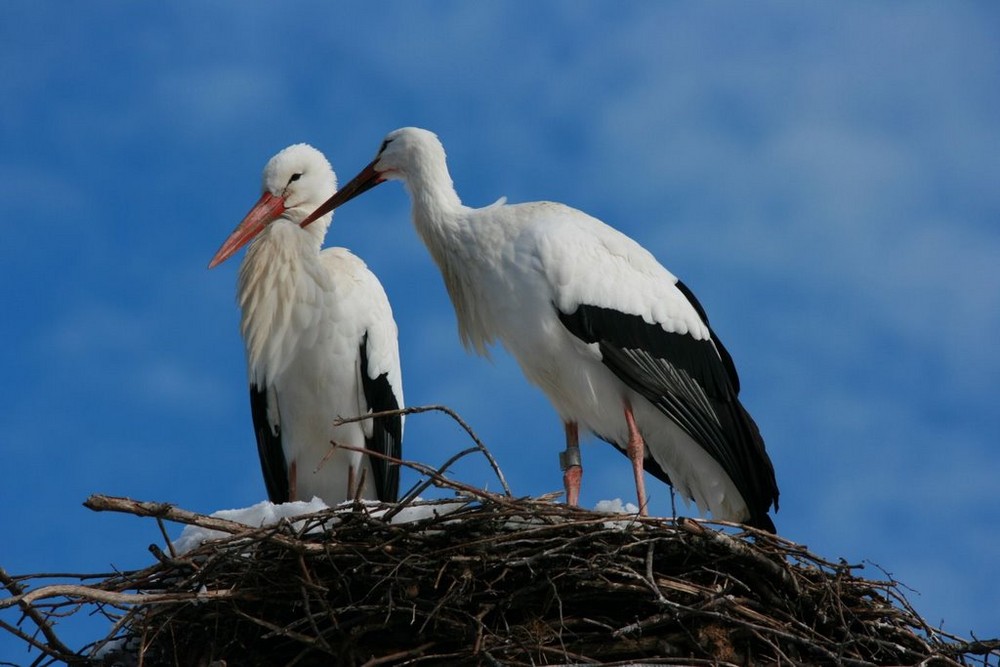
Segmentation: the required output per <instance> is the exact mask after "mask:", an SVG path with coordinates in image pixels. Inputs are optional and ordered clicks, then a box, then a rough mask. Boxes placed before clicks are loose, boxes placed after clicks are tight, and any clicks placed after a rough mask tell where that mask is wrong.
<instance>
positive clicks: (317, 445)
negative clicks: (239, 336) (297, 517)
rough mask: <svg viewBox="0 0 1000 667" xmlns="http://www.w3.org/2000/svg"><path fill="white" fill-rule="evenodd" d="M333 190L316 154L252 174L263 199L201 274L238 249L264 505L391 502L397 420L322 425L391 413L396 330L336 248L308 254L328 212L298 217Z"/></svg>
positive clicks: (365, 279) (366, 282) (281, 159)
mask: <svg viewBox="0 0 1000 667" xmlns="http://www.w3.org/2000/svg"><path fill="white" fill-rule="evenodd" d="M336 189H337V178H336V176H335V175H334V173H333V169H331V168H330V163H329V162H327V160H326V158H325V157H323V154H322V153H320V152H319V151H318V150H316V149H315V148H313V147H312V146H308V145H306V144H296V145H294V146H289V147H288V148H286V149H284V150H282V151H281V152H280V153H278V154H277V155H275V156H274V157H273V158H271V160H270V161H269V162H268V163H267V166H266V167H264V176H263V187H262V190H263V194H262V195H261V197H260V199H259V200H258V201H257V203H256V204H255V205H254V207H253V208H252V209H250V212H249V213H247V215H246V217H245V218H243V221H242V222H240V224H239V225H238V226H237V227H236V229H235V230H234V231H233V233H232V234H231V235H230V236H229V238H228V239H226V242H225V243H223V244H222V247H221V248H219V251H218V252H217V253H216V254H215V257H213V258H212V261H211V263H210V264H209V265H208V267H209V268H212V267H214V266H217V265H218V264H220V263H221V262H223V261H225V260H226V259H227V258H228V257H230V256H231V255H233V254H234V253H235V252H236V251H237V250H239V249H240V248H241V247H242V246H243V245H245V244H246V243H247V242H249V241H251V240H252V241H253V242H252V243H251V244H250V248H249V249H248V250H247V253H246V258H245V259H244V260H243V264H242V265H241V266H240V275H239V285H238V290H237V301H238V303H239V306H240V309H241V311H242V319H241V324H240V328H241V331H242V333H243V342H244V343H245V345H246V356H247V368H248V371H249V376H250V411H251V414H252V415H253V424H254V430H255V432H256V435H257V451H258V453H259V454H260V464H261V468H262V469H263V472H264V482H265V484H266V486H267V493H268V496H269V497H270V499H271V501H272V502H275V503H282V502H287V501H290V500H309V499H310V498H312V497H313V496H318V497H319V498H321V499H322V500H323V501H325V502H326V503H327V504H329V505H334V504H336V503H340V502H343V501H344V500H348V499H351V498H354V497H355V496H356V495H357V494H358V485H359V484H361V485H362V487H361V491H360V497H362V498H366V499H378V500H382V501H387V502H391V501H395V500H396V498H397V495H398V493H399V469H398V467H397V466H396V465H390V464H389V463H388V462H387V461H386V460H385V459H380V458H378V457H368V456H364V455H363V454H362V453H360V452H357V451H350V450H347V449H340V448H334V447H331V442H333V443H337V444H344V445H350V446H353V447H359V448H360V447H364V448H367V449H369V450H371V451H373V452H380V453H382V454H387V455H390V456H393V457H396V458H398V457H399V455H400V447H401V442H402V436H403V419H402V417H398V416H397V417H386V418H380V419H375V420H366V421H362V422H355V423H348V424H344V425H341V426H334V420H335V419H336V418H337V417H354V416H359V415H364V414H368V413H369V412H379V411H383V410H394V409H397V408H400V407H402V405H403V393H402V380H401V374H400V369H399V350H398V344H397V332H396V323H395V321H394V320H393V318H392V309H391V308H390V307H389V300H388V298H386V295H385V290H383V289H382V285H381V284H380V283H379V281H378V279H377V278H376V277H375V275H374V274H373V273H372V272H371V271H369V270H368V267H367V266H365V263H364V262H362V261H361V260H360V259H358V258H357V257H356V256H354V255H353V254H351V253H350V252H349V251H348V250H346V249H345V248H327V249H326V250H322V251H321V250H320V247H321V246H322V244H323V238H324V237H325V236H326V230H327V228H328V227H329V226H330V221H331V219H332V217H333V215H332V214H326V215H322V216H318V217H316V218H314V219H313V220H310V221H309V222H308V223H307V222H305V217H306V214H307V213H309V212H310V211H312V210H313V209H315V208H316V207H317V206H318V205H319V204H320V203H322V202H323V201H324V200H325V199H326V198H328V197H329V196H331V195H332V194H333V193H334V192H335V191H336Z"/></svg>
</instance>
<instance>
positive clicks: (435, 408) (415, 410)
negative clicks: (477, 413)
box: [333, 405, 514, 497]
mask: <svg viewBox="0 0 1000 667" xmlns="http://www.w3.org/2000/svg"><path fill="white" fill-rule="evenodd" d="M423 412H443V413H445V414H446V415H448V416H449V417H451V418H452V419H453V420H454V421H455V422H456V423H457V424H458V425H459V426H461V427H462V428H463V429H464V430H465V432H466V434H468V436H469V437H470V438H471V439H472V441H473V442H474V443H476V449H478V450H479V451H480V452H482V454H483V456H485V457H486V460H487V461H488V462H489V464H490V467H491V468H493V474H495V475H496V476H497V479H498V480H500V486H502V487H503V490H504V494H505V495H507V496H508V497H513V495H514V494H513V493H511V491H510V487H509V486H507V479H506V478H505V477H504V475H503V471H502V470H500V466H499V465H498V464H497V462H496V459H494V458H493V454H492V453H491V452H490V450H489V449H488V448H487V447H486V445H484V444H483V442H482V440H480V439H479V436H477V435H476V433H475V431H473V430H472V427H471V426H469V425H468V424H467V423H466V422H465V420H464V419H462V418H461V417H460V416H458V413H457V412H455V411H454V410H452V409H451V408H449V407H447V406H444V405H421V406H414V407H409V408H401V409H399V410H383V411H382V412H371V413H369V414H367V415H360V416H357V417H338V418H337V419H335V420H334V422H333V425H334V426H341V425H343V424H350V423H352V422H358V421H366V420H368V419H378V418H379V417H395V416H397V415H412V414H420V413H423Z"/></svg>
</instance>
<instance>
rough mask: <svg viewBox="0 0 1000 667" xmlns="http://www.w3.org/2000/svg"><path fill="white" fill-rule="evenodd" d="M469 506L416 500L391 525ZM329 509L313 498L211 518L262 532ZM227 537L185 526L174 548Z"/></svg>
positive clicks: (346, 506)
mask: <svg viewBox="0 0 1000 667" xmlns="http://www.w3.org/2000/svg"><path fill="white" fill-rule="evenodd" d="M360 502H362V503H364V504H365V505H369V506H372V507H378V509H375V510H373V511H372V512H371V515H372V516H373V517H376V518H377V517H380V516H382V515H383V514H385V513H386V512H387V511H389V510H388V509H387V508H385V507H383V505H382V503H380V502H377V501H374V500H371V501H368V500H362V501H360ZM466 505H468V502H467V501H458V502H453V503H452V502H445V503H442V502H439V501H436V502H428V503H423V504H422V500H421V499H420V498H417V499H415V500H414V501H413V504H411V505H408V506H407V507H404V508H403V509H401V510H399V512H397V513H396V514H395V515H394V516H393V517H392V519H391V522H392V523H409V522H411V521H421V520H423V519H431V518H433V517H435V516H441V515H442V514H450V513H452V512H454V511H456V510H458V509H461V508H462V507H465V506H466ZM356 508H357V504H356V503H355V502H354V501H347V502H345V503H342V504H341V505H338V506H337V507H336V508H335V509H341V510H342V511H344V512H353V511H355V510H356ZM327 509H330V506H329V505H327V504H326V503H325V502H323V501H322V500H320V499H319V498H316V497H313V499H312V500H310V501H308V502H305V501H302V500H298V501H293V502H288V503H280V504H275V503H272V502H270V501H268V500H264V501H262V502H259V503H257V504H256V505H251V506H250V507H243V508H240V509H232V510H219V511H217V512H213V513H212V514H211V515H210V516H212V517H214V518H216V519H226V520H227V521H234V522H236V523H242V524H244V525H246V526H250V527H251V528H262V527H264V526H273V525H274V524H276V523H279V522H280V521H282V520H292V519H295V518H296V517H300V516H307V515H311V514H315V513H317V512H322V511H324V510H327ZM303 523H304V521H292V526H293V528H295V529H296V530H298V529H301V527H302V525H303ZM322 528H323V526H322V524H319V523H317V524H316V525H315V526H314V527H312V528H311V529H310V530H309V532H314V531H319V530H322ZM228 536H229V533H225V532H222V531H218V530H211V529H209V528H202V527H201V526H185V527H184V530H183V531H182V532H181V535H180V537H178V538H177V539H176V540H175V541H174V542H173V547H174V551H175V552H176V553H177V554H183V553H186V552H188V551H190V550H191V549H194V548H196V547H199V546H201V545H202V544H203V543H205V542H207V541H209V540H218V539H222V538H225V537H228Z"/></svg>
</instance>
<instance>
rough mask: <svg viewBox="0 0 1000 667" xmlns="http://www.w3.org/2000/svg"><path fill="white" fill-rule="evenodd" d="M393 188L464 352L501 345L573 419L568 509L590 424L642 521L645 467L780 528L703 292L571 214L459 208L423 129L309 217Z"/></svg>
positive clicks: (405, 133)
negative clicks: (404, 199)
mask: <svg viewBox="0 0 1000 667" xmlns="http://www.w3.org/2000/svg"><path fill="white" fill-rule="evenodd" d="M387 180H402V181H403V182H404V184H405V185H406V188H407V190H408V191H409V193H410V198H411V200H412V206H413V222H414V225H415V226H416V229H417V232H418V233H419V234H420V236H421V238H422V239H423V241H424V243H425V244H426V245H427V248H428V250H430V253H431V256H432V257H433V258H434V261H435V262H436V263H437V265H438V268H439V269H440V270H441V274H442V276H443V277H444V283H445V286H446V287H447V289H448V293H449V295H450V296H451V301H452V304H453V305H454V307H455V313H456V316H457V319H458V329H459V334H460V337H461V339H462V342H463V343H464V344H465V346H466V347H467V348H472V349H473V350H475V351H476V352H478V353H480V354H484V353H485V352H486V349H487V346H488V345H489V344H491V343H493V342H494V341H497V340H499V341H500V342H501V343H502V344H503V345H504V347H506V348H507V350H509V351H510V352H511V354H513V355H514V357H515V358H516V359H517V361H518V363H519V364H520V366H521V369H522V371H523V372H524V374H525V376H527V378H528V380H530V381H531V382H532V383H534V384H536V385H538V386H539V387H540V388H541V389H542V390H543V391H544V392H545V393H546V394H547V395H548V397H549V399H550V400H551V401H552V403H553V405H554V407H555V409H556V410H557V412H558V413H559V415H560V416H561V417H562V420H563V423H564V425H565V428H566V441H567V448H566V451H565V452H563V453H562V454H561V457H560V458H561V462H562V465H563V469H564V471H565V474H564V484H565V485H566V493H567V500H568V501H569V502H570V503H571V504H576V503H577V502H578V498H579V485H580V478H581V476H582V468H581V465H580V452H579V445H578V429H579V427H583V428H585V429H587V430H589V431H591V432H593V433H595V434H596V435H597V436H598V437H599V438H601V439H603V440H606V441H607V442H609V443H611V444H613V445H614V446H615V447H617V448H618V449H619V450H620V451H622V452H623V453H625V454H626V455H627V456H628V457H629V458H630V459H631V461H632V467H633V470H634V475H635V484H636V493H637V495H638V501H639V507H640V511H642V512H643V513H646V496H645V488H644V483H643V476H642V472H643V468H644V467H645V468H646V469H647V470H649V471H650V472H651V473H652V474H653V475H654V476H656V477H658V478H659V479H661V480H663V481H664V482H667V483H669V484H672V485H673V486H674V487H675V488H676V489H677V491H678V492H680V493H681V494H683V495H684V496H685V497H687V498H691V499H693V500H694V501H695V502H696V503H697V505H698V507H699V508H700V509H701V510H702V511H705V510H707V511H710V512H711V513H712V515H713V516H714V517H716V518H720V519H726V520H732V521H741V522H745V523H748V524H750V525H753V526H757V527H760V528H763V529H766V530H770V531H773V530H774V524H773V523H772V522H771V519H770V517H769V516H768V510H769V508H770V507H771V505H772V503H773V504H774V506H775V509H777V504H778V488H777V484H776V483H775V478H774V469H773V467H772V466H771V461H770V459H769V458H768V456H767V453H766V451H765V449H764V441H763V440H762V439H761V436H760V433H759V432H758V430H757V426H756V424H754V422H753V419H751V417H750V415H749V414H748V413H747V411H746V410H745V409H744V408H743V406H742V405H741V404H740V401H739V399H738V398H737V395H738V392H739V379H738V378H737V375H736V368H735V367H734V365H733V361H732V358H731V357H730V356H729V353H728V352H726V349H725V348H724V347H723V346H722V343H721V342H720V341H719V339H718V337H717V336H716V335H715V334H714V332H713V331H712V329H711V328H710V327H709V325H708V319H707V317H706V316H705V311H704V310H703V309H702V307H701V305H700V304H699V303H698V301H697V300H695V298H694V295H693V294H692V293H691V291H690V290H689V289H688V288H687V287H686V286H685V285H684V284H683V283H681V282H680V281H678V280H677V278H676V277H674V276H673V275H672V274H671V273H670V272H669V271H667V270H666V269H665V268H663V266H661V265H660V264H659V263H658V262H657V261H656V259H655V258H654V257H653V256H652V255H651V254H650V253H649V252H647V251H646V250H645V249H643V248H642V247H641V246H640V245H639V244H637V243H636V242H635V241H633V240H632V239H630V238H628V237H627V236H625V235H624V234H622V233H620V232H618V231H616V230H615V229H613V228H611V227H609V226H608V225H606V224H604V223H603V222H601V221H600V220H597V219H595V218H592V217H590V216H589V215H587V214H585V213H582V212H581V211H577V210H575V209H572V208H570V207H568V206H564V205H563V204H557V203H552V202H534V203H526V204H516V205H507V204H505V200H504V199H501V200H500V201H498V202H497V203H495V204H493V205H491V206H487V207H485V208H478V209H477V208H469V207H467V206H464V205H462V202H461V201H460V200H459V198H458V195H457V194H456V193H455V188H454V186H453V184H452V180H451V176H450V175H449V173H448V167H447V164H446V162H445V152H444V148H443V146H442V145H441V142H440V141H439V140H438V138H437V137H436V136H435V135H434V134H433V133H431V132H428V131H427V130H422V129H418V128H403V129H400V130H396V131H394V132H391V133H390V134H389V135H388V136H387V137H386V138H385V141H383V142H382V146H381V148H380V149H379V151H378V155H376V157H375V159H374V160H373V161H372V162H371V163H370V164H369V165H368V166H367V167H365V168H364V169H363V170H362V171H361V173H359V174H358V175H357V177H355V178H354V179H353V180H352V181H351V182H350V183H348V184H347V185H346V186H345V187H344V188H343V189H341V190H340V191H339V192H337V193H336V194H335V195H334V196H333V197H331V198H330V199H329V200H328V201H327V202H326V203H325V204H323V205H322V206H321V207H319V208H318V209H317V210H316V211H315V212H313V213H312V214H311V215H310V216H309V218H307V219H306V221H307V222H308V220H310V219H313V218H316V217H318V216H322V215H326V214H327V213H328V212H330V211H332V210H333V209H335V208H336V207H338V206H340V205H341V204H343V203H344V202H346V201H348V200H350V199H351V198H353V197H355V196H357V195H359V194H361V193H362V192H365V191H366V190H368V189H370V188H372V187H374V186H375V185H377V184H379V183H382V182H384V181H387Z"/></svg>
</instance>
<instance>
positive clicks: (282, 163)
mask: <svg viewBox="0 0 1000 667" xmlns="http://www.w3.org/2000/svg"><path fill="white" fill-rule="evenodd" d="M336 189H337V177H336V176H335V175H334V173H333V169H332V168H331V167H330V163H329V162H328V161H327V159H326V158H325V157H323V154H322V153H320V152H319V151H318V150H316V149H315V148H313V147H312V146H310V145H308V144H295V145H293V146H289V147H288V148H286V149H284V150H282V151H281V152H280V153H278V154H277V155H275V156H274V157H272V158H271V159H270V160H268V162H267V165H266V166H265V167H264V175H263V179H262V183H261V190H262V194H261V196H260V199H258V200H257V203H256V204H254V206H253V208H251V209H250V212H249V213H247V214H246V216H245V217H244V218H243V220H242V221H241V222H240V224H239V225H237V226H236V229H235V230H233V233H232V234H230V235H229V238H227V239H226V241H225V243H223V244H222V247H221V248H219V250H218V252H216V253H215V257H213V258H212V261H211V262H210V263H209V265H208V268H210V269H211V268H213V267H215V266H218V265H219V264H221V263H222V262H224V261H226V260H227V259H228V258H229V257H231V256H232V255H233V254H235V253H236V251H237V250H239V249H240V248H242V247H243V246H244V245H246V244H247V243H249V242H250V241H251V240H253V238H254V237H256V236H257V235H258V234H260V233H261V232H262V231H264V229H265V228H266V227H267V226H268V225H269V224H271V223H272V222H274V221H275V220H281V219H284V220H290V221H292V222H300V221H302V220H303V219H304V218H305V217H306V215H307V214H308V213H309V212H310V211H312V210H313V209H315V208H316V207H317V206H319V205H320V204H321V203H322V202H323V201H325V200H326V199H327V198H329V197H330V195H332V194H333V193H334V192H335V191H336Z"/></svg>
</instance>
